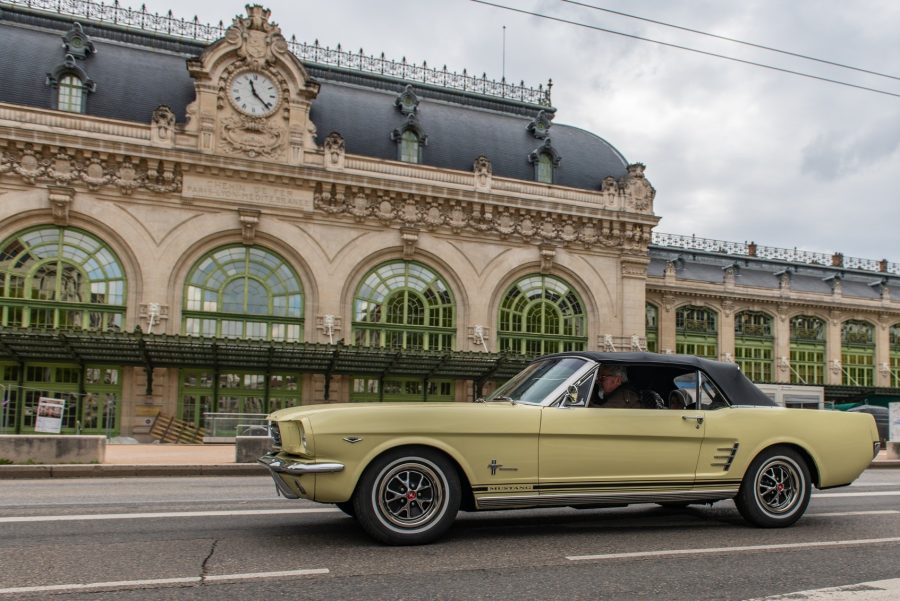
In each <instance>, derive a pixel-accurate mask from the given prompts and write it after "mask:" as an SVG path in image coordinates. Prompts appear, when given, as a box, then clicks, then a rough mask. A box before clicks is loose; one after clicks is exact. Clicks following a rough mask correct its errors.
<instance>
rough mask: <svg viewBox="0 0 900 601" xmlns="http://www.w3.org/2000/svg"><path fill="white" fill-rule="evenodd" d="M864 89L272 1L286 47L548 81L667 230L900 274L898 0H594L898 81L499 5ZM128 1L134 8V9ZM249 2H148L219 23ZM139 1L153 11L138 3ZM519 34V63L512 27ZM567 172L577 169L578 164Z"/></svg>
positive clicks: (438, 15)
mask: <svg viewBox="0 0 900 601" xmlns="http://www.w3.org/2000/svg"><path fill="white" fill-rule="evenodd" d="M489 1H490V2H492V3H495V4H501V5H506V6H510V7H514V8H517V9H521V10H527V11H530V12H534V13H540V14H543V15H548V16H552V17H554V18H558V19H564V20H569V21H576V22H579V23H583V24H586V25H590V26H593V27H600V28H604V29H611V30H615V31H619V32H622V33H626V34H629V35H633V36H640V37H646V38H652V39H655V40H659V41H663V42H666V43H670V44H676V45H681V46H687V47H690V48H695V49H698V50H703V51H706V52H713V53H718V54H724V55H728V56H731V57H735V58H739V59H741V60H745V61H752V62H758V63H764V64H767V65H771V66H773V67H778V68H779V69H787V70H792V71H800V72H804V73H808V74H811V75H815V76H817V77H822V78H827V79H834V80H839V81H843V82H847V83H851V84H854V85H857V86H863V87H868V88H875V89H878V90H883V91H885V92H890V93H891V94H895V95H894V96H891V95H886V94H879V93H874V92H870V91H864V90H860V89H855V88H851V87H846V86H842V85H836V84H832V83H826V82H823V81H818V80H814V79H809V78H804V77H798V76H795V75H789V74H786V73H783V72H778V71H775V70H770V69H764V68H760V67H754V66H750V65H746V64H739V63H736V62H731V61H726V60H722V59H717V58H712V57H710V56H705V55H701V54H696V53H691V52H686V51H683V50H678V49H675V48H671V47H665V46H661V45H657V44H653V43H648V42H643V41H638V40H635V39H632V38H627V37H622V36H617V35H612V34H609V33H603V32H600V31H596V30H593V29H589V28H585V27H579V26H576V25H571V24H566V23H561V22H559V21H553V20H549V19H545V18H541V17H536V16H531V15H525V14H517V13H515V12H511V11H508V10H503V9H500V8H496V7H492V6H487V5H484V4H480V3H477V2H473V1H472V0H414V1H411V0H408V1H406V2H397V1H396V0H391V1H388V0H294V1H291V0H269V1H268V2H264V3H263V4H264V5H265V6H267V7H268V8H270V9H272V18H273V20H274V21H276V22H277V23H278V24H279V25H280V26H281V28H282V31H283V33H284V34H285V36H286V37H288V38H290V37H291V35H295V36H296V37H297V39H298V40H300V41H309V42H311V41H313V40H316V39H318V40H319V42H320V43H321V44H323V45H327V46H335V45H337V44H338V43H340V44H341V45H342V47H343V48H344V49H352V50H354V51H355V50H358V49H360V48H362V49H364V50H365V52H366V53H367V54H379V53H381V52H384V53H385V55H386V57H388V58H395V59H398V60H399V59H400V58H401V57H406V59H407V60H408V61H411V62H415V63H421V62H422V61H423V60H424V61H427V62H428V64H429V65H430V66H435V67H441V66H443V65H447V67H448V69H450V70H451V71H452V70H456V71H461V70H462V69H463V68H466V69H468V71H469V72H470V73H473V72H474V73H477V74H481V73H483V72H484V73H487V75H488V78H489V79H490V78H496V79H499V78H500V77H501V75H502V74H503V73H504V72H505V74H506V77H507V79H508V80H511V81H516V82H518V81H519V80H524V81H525V83H526V84H529V85H533V86H537V85H538V84H539V83H546V81H547V80H548V79H550V78H552V79H553V104H554V106H556V107H557V109H558V111H557V114H556V119H555V121H556V122H557V123H566V124H570V125H577V126H579V127H582V128H584V129H587V130H590V131H592V132H594V133H596V134H598V135H600V136H602V137H603V138H605V139H606V140H607V141H609V142H610V143H611V144H612V145H613V146H615V147H616V148H618V149H619V151H620V152H621V153H622V154H623V155H625V157H626V158H627V159H628V161H629V162H642V163H645V164H646V165H647V172H646V175H647V177H648V178H649V179H650V181H651V182H652V184H653V185H654V187H655V188H656V190H657V196H656V206H655V210H656V213H657V214H658V215H661V216H662V221H661V223H660V225H659V226H658V228H657V231H660V232H666V233H677V234H687V235H690V234H695V235H697V236H699V237H705V238H714V239H719V240H728V241H736V242H745V241H747V242H749V241H755V242H757V243H758V244H760V245H765V246H774V247H781V248H794V247H797V248H801V249H805V250H810V251H817V252H825V253H831V252H842V253H844V255H845V256H848V257H861V258H868V259H881V258H887V259H888V260H889V261H892V262H900V242H898V235H897V232H896V230H897V229H898V228H900V202H898V201H900V148H898V146H900V79H898V78H900V44H897V34H896V30H897V27H896V24H897V23H900V2H896V1H895V0H857V1H855V2H843V1H838V0H793V1H791V2H784V1H783V0H742V1H740V2H738V1H737V0H734V1H730V2H725V1H721V0H690V1H689V0H583V3H585V4H592V5H594V6H599V7H602V8H606V9H610V10H616V11H621V12H625V13H629V14H632V15H636V16H640V17H644V18H648V19H652V20H655V21H662V22H666V23H670V24H674V25H678V26H681V27H685V28H690V29H695V30H701V31H704V32H708V33H713V34H716V35H719V36H725V37H730V38H736V39H739V40H743V41H747V42H752V43H755V44H758V45H763V46H769V47H773V48H777V49H780V50H785V51H789V52H793V53H796V54H802V55H807V56H811V57H814V58H818V59H822V60H827V61H831V62H834V63H841V64H844V65H849V66H853V67H857V68H860V69H865V70H868V71H874V72H877V73H883V74H887V75H893V76H896V77H894V78H888V77H880V76H876V75H871V74H866V73H861V72H859V71H854V70H849V69H845V68H838V67H835V66H829V65H826V64H822V63H817V62H814V61H809V60H802V59H800V58H797V57H792V56H787V55H784V54H778V53H774V52H770V51H764V50H761V49H757V48H751V47H747V46H743V45H739V44H735V43H730V42H726V41H722V40H716V39H713V38H709V37H704V36H701V35H698V34H695V33H689V32H686V31H681V30H676V29H672V28H667V27H664V26H661V25H658V24H654V23H649V22H646V21H641V20H636V19H633V18H627V17H623V16H619V15H615V14H610V13H606V12H601V11H597V10H593V9H591V8H585V7H583V6H577V5H574V4H572V3H567V2H564V1H562V0H489ZM121 4H123V5H126V4H127V2H124V1H123V2H121ZM244 4H245V2H242V1H234V2H229V1H223V0H216V1H210V0H200V1H196V0H195V1H192V2H190V3H177V2H175V1H174V0H148V1H146V5H147V8H148V10H149V11H151V12H154V11H159V12H165V11H168V10H170V9H171V10H172V11H173V13H174V15H175V16H176V17H185V18H192V17H193V16H194V15H195V14H196V15H197V16H199V18H200V20H201V21H202V22H211V23H217V22H218V21H219V20H224V21H225V22H226V24H228V23H229V22H230V20H231V18H232V17H233V16H234V15H235V14H238V13H243V12H244V9H243V6H244ZM135 6H137V4H135ZM504 26H505V27H506V30H505V34H506V35H505V37H506V44H505V48H506V51H505V62H504V60H503V55H504V53H503V27H504ZM563 160H565V159H563Z"/></svg>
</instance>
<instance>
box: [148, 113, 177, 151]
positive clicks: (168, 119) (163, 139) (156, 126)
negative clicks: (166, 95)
mask: <svg viewBox="0 0 900 601" xmlns="http://www.w3.org/2000/svg"><path fill="white" fill-rule="evenodd" d="M150 143H151V144H153V145H154V146H163V147H166V148H173V147H174V146H175V113H174V112H172V109H171V108H169V107H168V106H166V105H165V104H161V105H159V106H158V107H156V110H154V111H153V115H152V116H151V118H150Z"/></svg>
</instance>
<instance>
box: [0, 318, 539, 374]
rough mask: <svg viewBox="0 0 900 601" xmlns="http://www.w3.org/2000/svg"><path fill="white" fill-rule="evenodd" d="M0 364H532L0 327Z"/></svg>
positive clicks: (391, 369)
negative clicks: (11, 362) (0, 362)
mask: <svg viewBox="0 0 900 601" xmlns="http://www.w3.org/2000/svg"><path fill="white" fill-rule="evenodd" d="M0 360H2V361H14V362H16V363H19V364H24V363H28V362H48V361H49V362H65V363H76V364H78V365H87V364H116V365H131V366H138V367H144V368H146V369H147V370H148V374H149V373H150V372H151V371H152V370H153V368H156V367H179V368H190V367H193V368H198V367H209V368H241V369H253V370H259V371H296V372H300V373H310V374H323V375H328V376H330V375H369V374H371V375H377V376H382V377H383V376H391V375H403V376H417V377H420V378H422V379H438V378H453V379H466V380H474V381H476V382H483V381H485V380H487V379H491V378H497V379H501V380H505V379H507V378H510V377H512V376H513V375H514V374H516V373H517V372H518V371H519V370H520V369H522V367H523V366H524V365H525V364H526V363H527V362H528V358H527V357H524V356H521V355H508V354H504V353H480V352H464V351H417V350H396V349H383V348H368V347H356V346H345V345H343V344H314V343H308V342H271V341H265V340H238V339H229V338H204V337H198V336H179V335H166V334H144V333H142V332H133V333H128V332H78V331H66V332H60V331H35V330H26V329H18V328H0Z"/></svg>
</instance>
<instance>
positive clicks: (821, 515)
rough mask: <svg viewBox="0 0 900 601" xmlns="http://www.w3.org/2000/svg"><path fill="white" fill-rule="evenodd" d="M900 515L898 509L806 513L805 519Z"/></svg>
mask: <svg viewBox="0 0 900 601" xmlns="http://www.w3.org/2000/svg"><path fill="white" fill-rule="evenodd" d="M895 513H900V509H877V510H875V511H835V512H832V513H807V514H806V515H807V517H811V518H812V517H815V518H836V517H843V516H845V515H892V514H895Z"/></svg>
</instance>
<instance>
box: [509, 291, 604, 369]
mask: <svg viewBox="0 0 900 601" xmlns="http://www.w3.org/2000/svg"><path fill="white" fill-rule="evenodd" d="M498 324H499V325H498V328H497V333H498V338H499V344H500V350H501V351H502V352H506V353H513V354H517V355H526V356H532V357H533V356H539V355H546V354H549V353H559V352H563V351H582V350H584V349H585V348H586V346H587V316H586V314H585V309H584V302H583V301H582V300H581V297H580V296H579V295H578V293H577V292H575V290H574V288H572V286H571V285H569V284H568V283H567V282H565V281H563V280H561V279H559V278H557V277H554V276H550V275H541V274H532V275H527V276H525V277H523V278H521V279H519V280H518V281H516V282H515V283H514V284H513V285H512V286H510V287H509V288H508V289H507V291H506V293H505V294H504V295H503V301H502V302H501V303H500V315H499V319H498Z"/></svg>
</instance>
